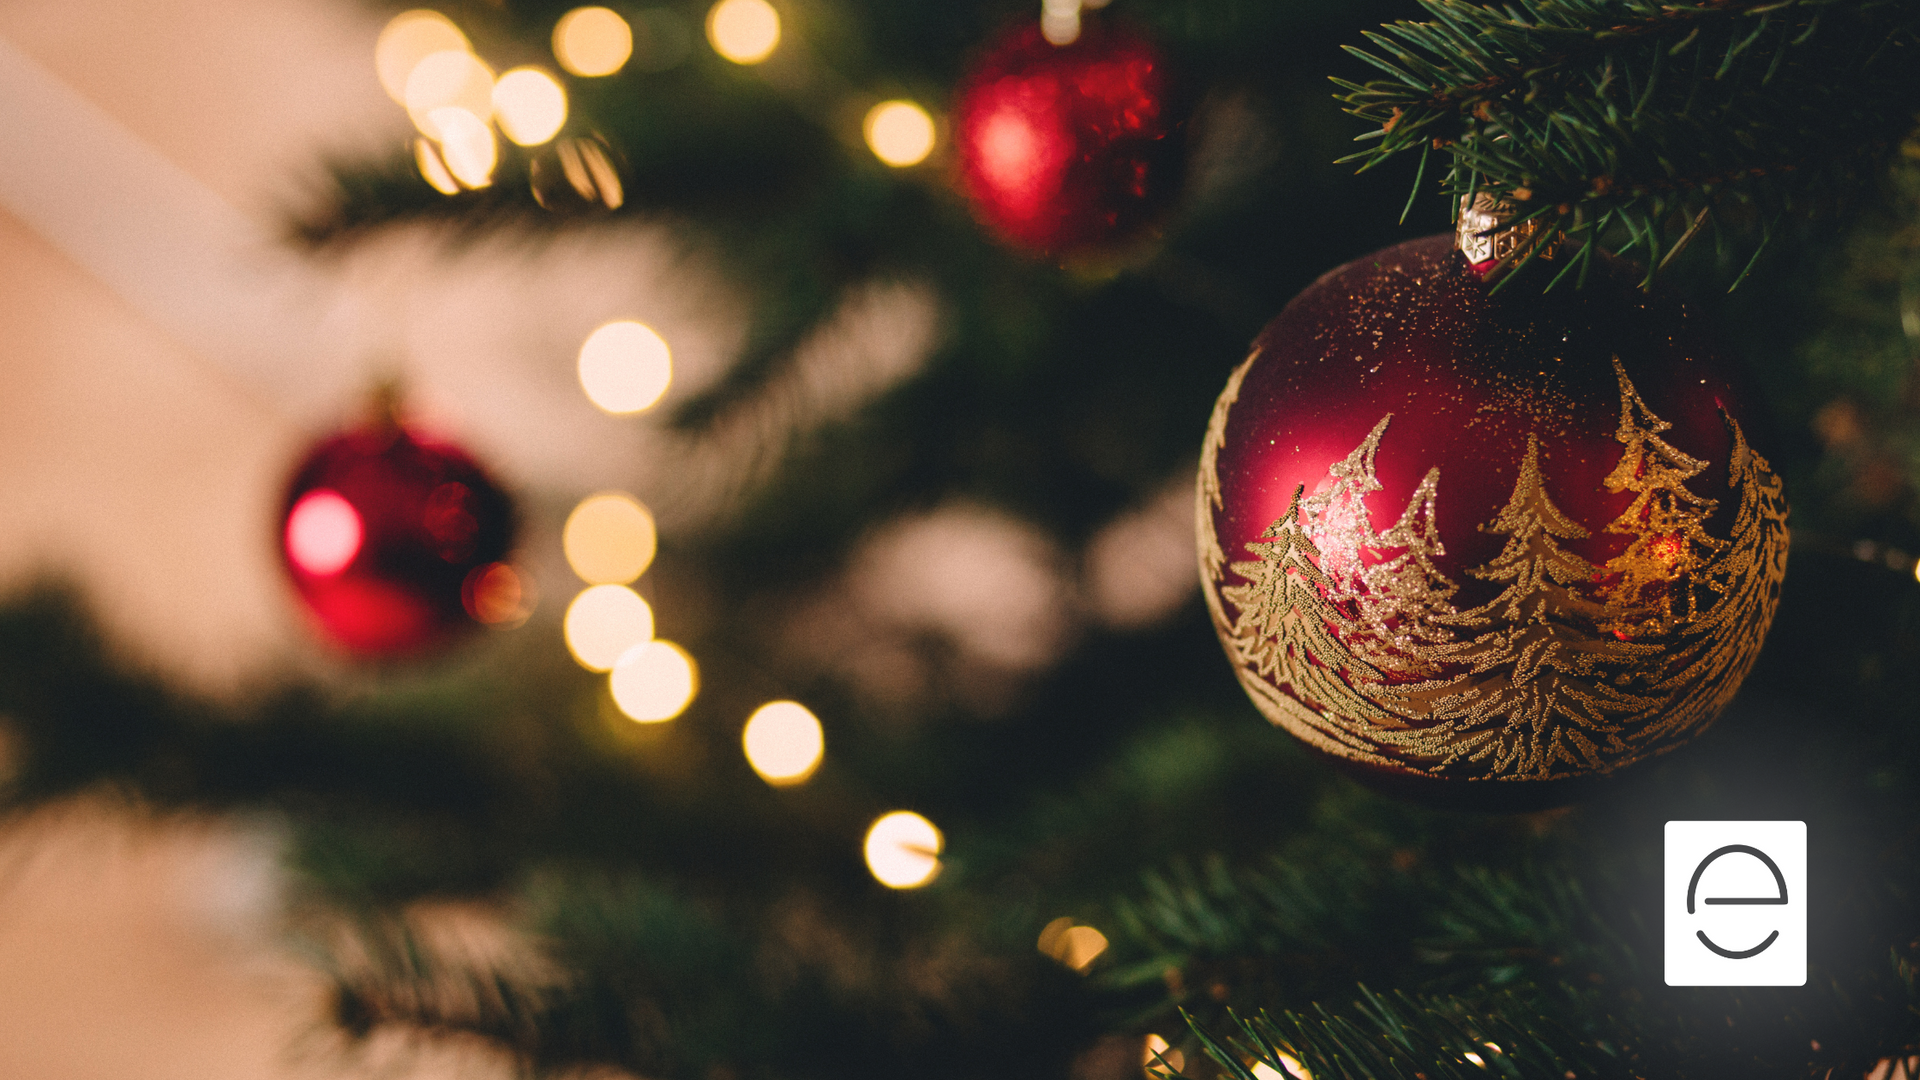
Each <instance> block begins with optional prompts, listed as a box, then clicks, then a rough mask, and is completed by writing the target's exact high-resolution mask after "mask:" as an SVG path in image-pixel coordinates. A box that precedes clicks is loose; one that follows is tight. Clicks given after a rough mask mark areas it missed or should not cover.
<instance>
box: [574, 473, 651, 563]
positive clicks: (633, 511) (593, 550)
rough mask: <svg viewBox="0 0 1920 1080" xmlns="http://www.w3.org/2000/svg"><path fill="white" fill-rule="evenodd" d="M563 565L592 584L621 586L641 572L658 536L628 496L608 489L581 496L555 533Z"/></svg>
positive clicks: (643, 509) (646, 515) (644, 510)
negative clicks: (590, 495)
mask: <svg viewBox="0 0 1920 1080" xmlns="http://www.w3.org/2000/svg"><path fill="white" fill-rule="evenodd" d="M560 543H561V546H562V547H563V548H565V550H566V553H567V565H568V566H571V567H573V572H574V573H576V574H578V575H580V580H582V581H585V582H587V583H589V584H593V585H624V584H626V583H627V582H629V581H632V580H633V579H634V578H637V577H639V576H640V575H641V574H644V573H646V571H647V565H648V564H649V563H651V562H653V554H654V550H655V548H656V547H657V546H658V544H659V534H658V532H657V531H656V530H655V529H654V525H653V515H652V514H650V513H648V512H647V508H646V507H644V506H642V505H640V502H639V500H637V499H635V498H634V497H633V496H631V495H623V494H621V493H619V492H607V493H606V494H602V495H594V496H592V497H590V498H587V499H583V500H581V502H580V505H578V506H576V507H574V508H573V513H571V514H568V515H567V524H566V527H565V528H564V529H562V530H561V533H560Z"/></svg>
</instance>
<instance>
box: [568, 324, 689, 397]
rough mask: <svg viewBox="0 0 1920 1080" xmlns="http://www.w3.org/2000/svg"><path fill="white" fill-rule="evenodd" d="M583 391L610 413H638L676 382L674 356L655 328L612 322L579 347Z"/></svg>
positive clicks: (595, 332) (589, 336) (588, 337)
mask: <svg viewBox="0 0 1920 1080" xmlns="http://www.w3.org/2000/svg"><path fill="white" fill-rule="evenodd" d="M579 372H580V387H581V389H583V390H585V391H586V392H587V399H588V400H589V401H592V402H593V403H594V404H595V405H598V406H599V407H600V408H601V409H603V410H605V411H606V412H610V413H614V414H621V413H633V412H639V411H640V410H642V409H646V408H649V407H651V406H652V405H653V403H654V402H656V401H659V400H660V397H661V395H663V394H665V393H666V392H667V387H668V385H669V384H671V383H672V382H673V352H672V350H671V349H669V348H667V342H666V339H664V338H662V337H661V336H660V335H659V334H658V333H656V332H655V331H654V329H653V327H651V326H648V325H646V324H645V323H639V322H633V321H631V320H626V319H623V320H620V321H618V322H610V323H607V324H606V325H605V326H602V327H600V328H599V329H598V330H595V331H594V332H593V333H591V334H589V335H587V340H586V341H585V342H584V343H583V344H582V345H581V346H580V361H579Z"/></svg>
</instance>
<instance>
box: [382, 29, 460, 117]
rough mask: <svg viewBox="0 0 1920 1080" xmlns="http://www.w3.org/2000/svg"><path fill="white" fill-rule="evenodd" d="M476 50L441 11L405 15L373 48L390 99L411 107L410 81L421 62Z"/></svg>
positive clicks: (383, 85) (384, 31)
mask: <svg viewBox="0 0 1920 1080" xmlns="http://www.w3.org/2000/svg"><path fill="white" fill-rule="evenodd" d="M471 48H472V46H470V45H469V44H468V43H467V35H465V34H463V33H461V32H460V28H459V27H457V26H455V25H453V20H451V19H449V18H447V17H446V16H445V15H442V14H440V13H439V12H437V11H425V10H420V11H403V12H401V13H400V14H398V15H395V16H394V17H393V18H392V19H391V20H390V21H389V22H388V23H387V26H386V29H384V30H382V31H380V39H379V41H377V42H376V43H375V44H374V47H373V66H374V71H375V72H376V73H377V74H378V75H379V76H380V85H381V87H382V88H384V89H385V90H386V92H387V96H388V97H390V98H392V99H393V100H395V101H397V102H399V103H400V104H402V105H405V104H406V103H407V77H408V76H410V75H412V74H413V69H414V68H415V67H416V66H417V65H418V64H419V63H420V61H422V60H424V59H426V58H427V57H429V56H431V55H433V54H434V53H437V52H467V51H470V50H471Z"/></svg>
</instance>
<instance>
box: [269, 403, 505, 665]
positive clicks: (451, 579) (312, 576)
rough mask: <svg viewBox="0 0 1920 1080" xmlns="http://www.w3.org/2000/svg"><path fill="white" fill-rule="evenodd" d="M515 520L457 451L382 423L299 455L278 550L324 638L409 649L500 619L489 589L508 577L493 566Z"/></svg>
mask: <svg viewBox="0 0 1920 1080" xmlns="http://www.w3.org/2000/svg"><path fill="white" fill-rule="evenodd" d="M514 525H515V518H514V510H513V505H512V502H511V501H510V500H509V499H508V497H507V495H506V494H505V492H503V491H502V490H501V489H500V487H499V486H498V485H497V484H495V483H494V482H493V480H492V478H490V477H489V476H488V475H487V474H486V472H485V471H484V470H482V469H481V468H480V466H479V465H478V464H476V463H475V462H474V460H473V459H472V458H471V457H470V456H468V454H467V453H466V452H465V451H464V450H462V449H460V448H459V447H457V446H454V445H452V444H450V443H446V442H442V441H439V440H436V439H433V438H431V437H428V436H426V435H423V434H421V433H419V432H417V431H414V430H410V429H408V428H407V427H405V426H403V425H401V424H399V423H397V422H395V421H392V420H389V419H385V418H382V419H380V420H377V421H375V422H373V423H369V424H367V425H365V426H362V427H358V428H354V429H351V430H348V431H344V432H341V433H339V434H336V435H333V436H331V437H329V438H327V439H324V440H322V441H321V442H320V443H319V444H318V445H317V446H315V447H314V448H313V450H312V451H311V452H310V453H309V454H308V455H307V457H306V459H305V460H304V461H302V462H301V464H300V466H299V468H298V469H296V470H295V472H294V475H293V479H292V481H291V482H290V483H289V485H288V488H287V495H286V499H285V501H284V504H283V507H282V510H281V518H280V553H281V556H282V560H283V561H284V563H285V565H286V568H287V572H288V574H289V575H290V576H291V578H292V580H293V584H294V588H295V589H296V590H298V592H299V594H300V597H301V599H302V600H303V601H304V602H305V604H306V607H307V609H308V611H309V612H310V613H311V614H312V615H313V618H314V622H315V624H316V625H317V626H318V628H319V629H320V631H321V632H322V633H323V634H324V635H325V636H326V637H327V638H328V639H329V640H330V641H332V642H333V643H334V644H336V645H339V646H341V647H343V648H345V649H347V650H349V651H351V652H355V653H359V654H363V655H369V656H383V655H384V656H397V655H406V654H411V653H417V652H420V651H423V650H426V649H429V648H432V647H434V646H436V645H439V644H442V643H444V642H446V641H447V640H448V639H450V638H451V637H453V636H455V635H456V634H458V633H459V632H460V631H462V630H464V629H467V628H470V627H472V626H474V625H476V623H477V621H498V614H499V612H500V611H501V610H502V608H503V605H502V604H501V602H500V601H501V599H502V598H501V597H500V596H497V595H495V594H497V593H499V592H500V590H502V589H503V588H505V589H512V588H514V587H515V584H516V582H515V579H514V575H513V573H512V571H511V570H506V572H505V573H504V574H503V573H502V572H501V571H502V570H503V568H504V566H503V564H502V563H501V562H500V560H502V559H504V558H505V557H506V555H507V553H508V551H509V550H510V549H511V548H512V546H513V537H514ZM515 599H517V597H516V598H515ZM512 606H513V605H512V604H506V605H504V607H506V608H511V607H512Z"/></svg>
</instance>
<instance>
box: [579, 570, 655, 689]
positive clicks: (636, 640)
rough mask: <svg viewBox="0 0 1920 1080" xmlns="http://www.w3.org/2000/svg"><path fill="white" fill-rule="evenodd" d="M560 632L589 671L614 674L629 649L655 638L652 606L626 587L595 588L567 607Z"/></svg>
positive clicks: (581, 592)
mask: <svg viewBox="0 0 1920 1080" xmlns="http://www.w3.org/2000/svg"><path fill="white" fill-rule="evenodd" d="M561 631H562V633H563V634H564V635H565V637H566V639H567V648H568V649H569V650H570V651H571V652H572V653H573V658H574V659H575V660H577V661H579V663H580V666H581V667H583V668H586V669H587V670H588V671H612V670H613V667H614V665H615V664H617V663H619V662H620V657H622V656H623V655H625V654H626V652H627V650H628V649H631V648H633V647H634V646H636V645H641V644H644V643H646V642H648V641H651V640H652V639H653V607H652V606H651V605H649V604H648V603H647V602H646V601H645V600H643V599H641V597H640V594H639V593H636V592H634V591H633V590H632V589H629V588H627V587H626V586H625V585H592V586H589V587H587V588H585V589H582V590H581V591H580V595H578V596H576V597H574V598H573V603H571V604H568V605H567V614H566V617H565V618H564V619H563V620H562V621H561Z"/></svg>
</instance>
